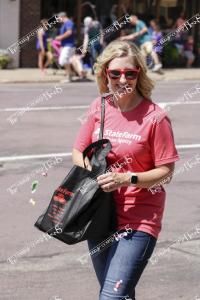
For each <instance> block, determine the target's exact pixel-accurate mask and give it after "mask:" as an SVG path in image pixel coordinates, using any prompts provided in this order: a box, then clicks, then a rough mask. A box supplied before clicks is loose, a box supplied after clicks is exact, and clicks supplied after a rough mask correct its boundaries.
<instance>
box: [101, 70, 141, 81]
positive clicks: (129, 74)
mask: <svg viewBox="0 0 200 300" xmlns="http://www.w3.org/2000/svg"><path fill="white" fill-rule="evenodd" d="M139 71H140V68H138V69H136V68H132V69H113V70H111V69H106V72H107V74H108V76H109V77H110V79H119V78H120V77H121V76H122V74H124V75H125V78H126V79H127V80H134V79H136V78H137V76H138V73H139Z"/></svg>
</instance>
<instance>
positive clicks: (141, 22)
mask: <svg viewBox="0 0 200 300" xmlns="http://www.w3.org/2000/svg"><path fill="white" fill-rule="evenodd" d="M138 25H139V26H138V29H139V30H138V31H140V30H142V29H143V28H144V27H146V26H145V23H144V22H143V21H141V20H140V21H139V24H138Z"/></svg>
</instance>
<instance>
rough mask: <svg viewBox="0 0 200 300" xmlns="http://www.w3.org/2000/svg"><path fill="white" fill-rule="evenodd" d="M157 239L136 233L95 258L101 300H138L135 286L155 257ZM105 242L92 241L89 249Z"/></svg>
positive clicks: (130, 234)
mask: <svg viewBox="0 0 200 300" xmlns="http://www.w3.org/2000/svg"><path fill="white" fill-rule="evenodd" d="M156 241H157V239H156V238H155V237H153V236H152V235H150V234H148V233H145V232H142V231H137V230H133V231H132V233H128V235H127V236H124V237H122V238H120V239H119V238H118V241H117V240H114V241H113V242H112V244H110V247H108V248H106V249H102V251H100V253H98V255H91V258H92V263H93V266H94V269H95V273H96V276H97V278H98V281H99V284H100V287H101V289H100V293H99V300H116V299H117V300H125V299H130V300H135V287H136V285H137V283H138V280H139V279H140V276H141V275H142V272H143V271H144V268H145V267H146V265H147V263H148V259H149V258H150V257H151V255H152V253H153V250H154V247H155V245H156ZM100 242H101V241H92V240H89V241H88V247H89V250H91V249H92V248H94V247H95V246H97V245H98V244H99V243H100Z"/></svg>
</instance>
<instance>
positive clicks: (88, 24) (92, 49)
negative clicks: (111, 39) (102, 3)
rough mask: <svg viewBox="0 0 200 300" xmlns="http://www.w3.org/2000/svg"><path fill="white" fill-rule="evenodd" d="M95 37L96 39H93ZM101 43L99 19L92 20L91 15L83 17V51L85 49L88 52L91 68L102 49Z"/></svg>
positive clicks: (84, 51)
mask: <svg viewBox="0 0 200 300" xmlns="http://www.w3.org/2000/svg"><path fill="white" fill-rule="evenodd" d="M95 38H97V39H96V40H94V41H93V39H95ZM102 45H103V37H102V28H101V24H100V23H99V21H96V20H93V19H92V17H86V18H85V19H84V40H83V53H84V54H86V53H87V51H88V52H89V53H90V64H91V68H92V66H93V64H94V63H95V61H96V58H97V56H98V55H99V54H100V52H101V50H102ZM84 54H83V55H84ZM92 70H93V69H92Z"/></svg>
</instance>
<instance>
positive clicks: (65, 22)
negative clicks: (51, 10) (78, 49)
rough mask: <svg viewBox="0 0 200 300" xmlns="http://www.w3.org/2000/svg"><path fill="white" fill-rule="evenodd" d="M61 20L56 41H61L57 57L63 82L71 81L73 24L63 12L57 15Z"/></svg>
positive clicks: (73, 47) (73, 45) (73, 41)
mask: <svg viewBox="0 0 200 300" xmlns="http://www.w3.org/2000/svg"><path fill="white" fill-rule="evenodd" d="M58 16H59V17H61V18H62V26H61V28H60V30H59V35H58V36H57V37H56V40H58V41H61V51H60V56H59V65H60V66H62V67H64V68H65V72H66V79H65V80H64V81H63V82H70V81H71V68H70V58H71V57H72V55H73V54H74V51H75V38H74V31H75V26H74V23H73V22H72V21H71V20H70V19H69V18H68V17H67V14H66V13H65V12H61V13H59V14H58Z"/></svg>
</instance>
